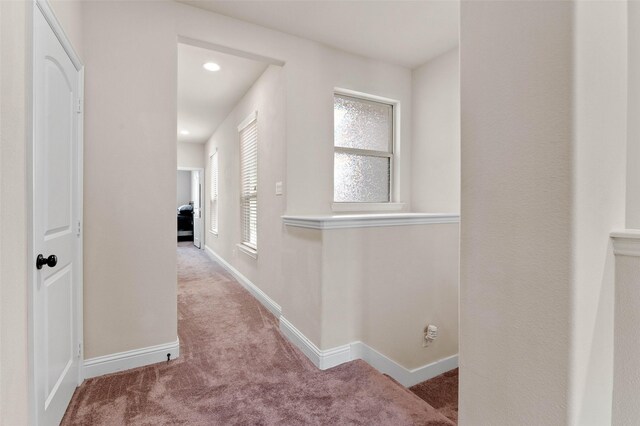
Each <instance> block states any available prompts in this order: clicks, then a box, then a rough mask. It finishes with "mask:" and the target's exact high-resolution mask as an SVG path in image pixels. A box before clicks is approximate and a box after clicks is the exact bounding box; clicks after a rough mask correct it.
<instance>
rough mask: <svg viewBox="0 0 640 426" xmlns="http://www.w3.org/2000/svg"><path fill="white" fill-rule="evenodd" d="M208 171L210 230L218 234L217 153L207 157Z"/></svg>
mask: <svg viewBox="0 0 640 426" xmlns="http://www.w3.org/2000/svg"><path fill="white" fill-rule="evenodd" d="M209 170H210V171H211V172H210V173H211V185H210V189H211V197H210V203H209V211H210V212H211V213H210V216H209V217H210V225H209V227H210V229H211V231H213V232H218V151H216V152H214V153H213V155H211V157H209Z"/></svg>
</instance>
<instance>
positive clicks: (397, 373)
mask: <svg viewBox="0 0 640 426" xmlns="http://www.w3.org/2000/svg"><path fill="white" fill-rule="evenodd" d="M280 331H281V332H282V334H284V335H285V337H286V338H287V339H289V341H290V342H291V343H293V344H294V345H295V346H296V347H297V348H298V349H300V350H301V351H302V353H304V354H305V355H306V356H307V358H309V360H311V362H312V363H313V364H314V365H315V366H316V367H318V368H319V369H321V370H326V369H328V368H332V367H335V366H337V365H340V364H344V363H345V362H349V361H353V360H356V359H361V360H363V361H366V362H367V363H368V364H369V365H371V366H372V367H373V368H375V369H376V370H378V371H380V372H381V373H385V374H388V375H389V376H391V377H393V378H394V379H395V380H397V381H398V382H400V383H401V384H402V385H403V386H406V387H410V386H413V385H416V384H418V383H420V382H424V381H425V380H429V379H431V378H433V377H436V376H438V375H440V374H442V373H445V372H447V371H449V370H453V369H454V368H457V367H458V355H453V356H450V357H447V358H443V359H441V360H438V361H435V362H432V363H430V364H427V365H423V366H422V367H418V368H414V369H413V370H409V369H407V368H405V367H403V366H402V365H400V364H398V363H397V362H395V361H394V360H392V359H391V358H389V357H387V356H385V355H383V354H381V353H380V352H378V351H376V350H375V349H373V348H372V347H370V346H368V345H367V344H365V343H363V342H353V343H350V344H346V345H342V346H337V347H335V348H331V349H325V350H322V349H320V348H318V347H317V346H316V345H315V344H314V343H313V342H312V341H311V340H309V339H308V338H307V337H306V336H305V335H304V334H303V333H302V332H301V331H300V330H298V329H297V328H296V327H295V326H294V325H293V324H291V323H290V322H289V321H288V320H287V319H286V318H285V317H283V316H281V317H280Z"/></svg>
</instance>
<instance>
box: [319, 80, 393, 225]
mask: <svg viewBox="0 0 640 426" xmlns="http://www.w3.org/2000/svg"><path fill="white" fill-rule="evenodd" d="M333 94H334V97H333V98H332V104H331V107H332V108H334V104H333V100H334V98H335V95H339V96H347V97H350V98H355V99H358V100H364V101H370V102H378V103H382V104H386V105H390V106H391V108H392V115H391V117H392V118H391V119H392V124H391V125H392V134H391V152H390V153H386V152H379V151H374V150H363V149H358V148H344V147H337V146H335V141H333V152H334V154H335V153H336V152H346V153H352V154H361V155H367V156H376V157H387V158H390V159H391V160H390V164H389V167H390V170H389V201H386V202H381V203H368V202H336V201H334V202H333V203H332V205H331V207H332V210H333V211H335V212H352V211H363V212H367V211H397V210H402V209H403V207H404V203H402V202H401V201H400V158H401V156H400V136H401V134H400V109H401V105H400V101H398V100H396V99H390V98H385V97H382V96H376V95H371V94H369V93H364V92H358V91H355V90H350V89H343V88H338V87H336V88H334V90H333ZM334 129H335V127H334ZM334 167H335V165H334ZM333 176H334V174H332V177H333ZM332 183H334V182H333V181H332ZM332 193H333V191H332Z"/></svg>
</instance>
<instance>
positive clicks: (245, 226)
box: [240, 119, 258, 250]
mask: <svg viewBox="0 0 640 426" xmlns="http://www.w3.org/2000/svg"><path fill="white" fill-rule="evenodd" d="M240 195H241V196H240V210H241V212H240V218H241V232H242V235H241V238H242V243H243V244H245V245H247V246H249V247H251V248H253V249H255V250H257V248H258V122H257V120H256V119H254V120H253V121H251V122H250V123H249V124H247V126H246V127H244V128H243V129H241V130H240Z"/></svg>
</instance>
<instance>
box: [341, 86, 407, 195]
mask: <svg viewBox="0 0 640 426" xmlns="http://www.w3.org/2000/svg"><path fill="white" fill-rule="evenodd" d="M333 93H334V94H338V95H345V96H351V97H355V98H360V99H364V100H368V101H373V102H380V103H384V104H387V105H391V106H393V141H392V146H393V148H392V153H393V161H391V182H390V186H389V191H390V193H389V201H390V202H392V203H399V202H400V189H401V188H400V187H401V178H402V176H401V173H400V169H401V164H402V161H401V160H402V155H401V154H402V114H401V111H402V103H401V102H400V101H399V100H398V99H391V98H385V97H383V96H377V95H372V94H370V93H365V92H359V91H357V90H351V89H344V88H341V87H334V88H333ZM334 149H335V141H334Z"/></svg>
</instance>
